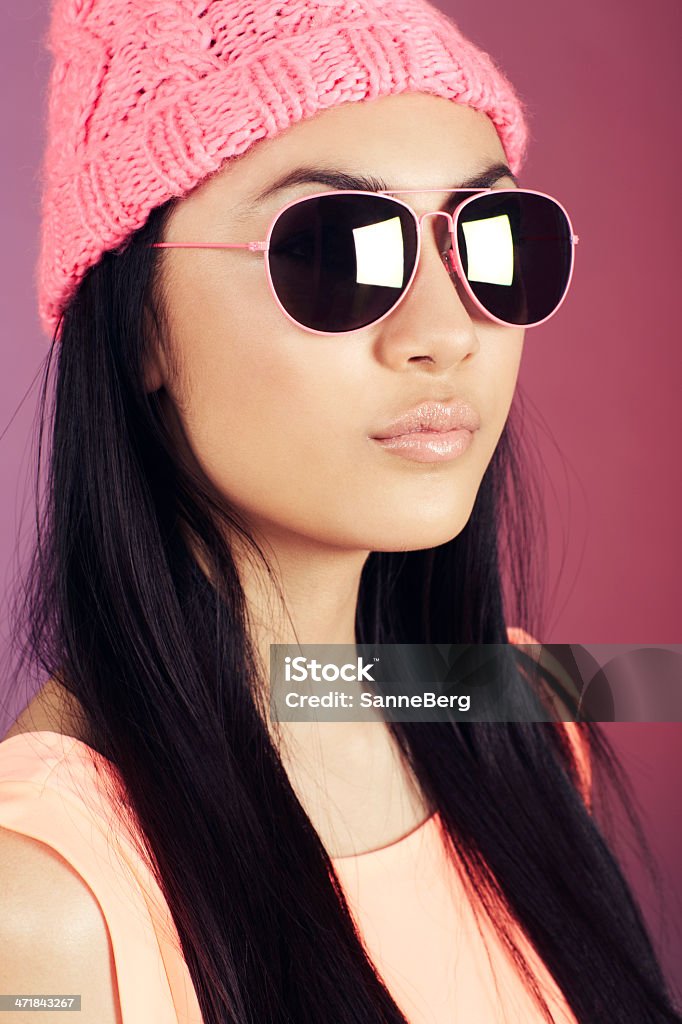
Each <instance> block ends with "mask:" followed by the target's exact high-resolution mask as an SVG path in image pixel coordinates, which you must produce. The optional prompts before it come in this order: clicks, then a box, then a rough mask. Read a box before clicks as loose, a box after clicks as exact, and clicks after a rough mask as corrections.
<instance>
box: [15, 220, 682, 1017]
mask: <svg viewBox="0 0 682 1024" xmlns="http://www.w3.org/2000/svg"><path fill="white" fill-rule="evenodd" d="M169 208H170V207H169V204H166V205H165V206H163V207H159V208H157V209H156V210H154V211H153V212H152V214H151V216H150V217H149V218H148V220H147V222H146V224H145V225H144V226H143V227H142V228H141V229H140V230H139V231H138V232H136V234H135V235H134V237H133V238H132V240H131V242H130V244H129V245H128V246H127V247H126V248H125V249H124V250H123V251H121V252H118V253H115V254H114V253H107V254H105V255H104V256H103V258H102V259H101V260H100V261H99V263H98V264H97V265H96V266H95V267H93V268H91V269H90V270H89V272H88V273H87V274H86V276H85V278H84V279H83V281H82V282H81V284H80V286H79V288H78V290H77V292H76V294H75V296H74V297H73V299H72V300H71V302H70V304H69V306H68V308H67V310H66V312H65V314H64V316H63V319H62V322H61V325H60V326H61V336H60V338H59V341H58V342H57V341H56V340H53V346H52V349H51V356H50V359H49V360H48V361H47V370H46V373H45V378H44V383H43V388H42V396H41V402H40V413H41V418H40V451H39V456H38V474H37V480H40V474H41V468H40V464H41V461H42V457H41V454H40V453H41V452H42V448H43V445H44V434H45V424H46V420H47V419H48V418H49V419H50V425H51V436H50V455H49V462H48V472H47V476H46V486H45V498H44V500H42V499H41V497H40V490H39V485H38V486H37V488H36V503H37V506H38V509H39V513H38V516H37V539H36V543H35V547H34V549H33V553H32V558H31V561H30V566H29V570H28V573H27V574H26V577H25V582H24V586H23V588H22V601H21V602H20V605H21V608H20V610H19V614H18V616H17V619H18V620H19V621H18V624H17V630H19V629H21V630H23V635H24V637H25V639H24V642H23V648H22V651H23V657H25V658H27V659H31V660H34V662H35V664H36V665H40V666H41V668H42V669H43V670H44V671H46V672H47V673H49V675H50V676H52V677H55V678H57V679H58V680H59V681H60V682H61V683H62V684H63V685H64V686H65V687H66V689H67V690H68V691H69V692H70V693H71V694H73V695H74V697H75V698H76V699H77V701H78V706H79V707H82V709H83V711H84V719H83V721H82V734H81V738H83V739H84V740H85V741H86V742H87V744H88V745H89V746H90V747H92V749H93V750H94V751H97V752H98V753H99V754H101V755H102V756H104V757H106V758H108V759H109V761H110V762H112V764H113V765H114V766H115V767H116V769H117V770H118V773H119V775H120V779H121V780H122V783H123V787H122V788H121V790H120V791H117V794H118V799H120V811H121V814H122V815H128V814H131V813H132V815H133V817H134V820H135V821H136V822H137V823H138V825H139V831H140V836H141V843H142V844H143V847H144V851H145V855H146V856H147V857H148V858H149V863H150V865H151V866H152V869H153V871H154V873H155V875H156V877H157V879H158V881H159V885H160V886H161V889H162V892H163V894H164V896H165V898H166V900H167V902H168V906H169V909H170V911H171V913H172V916H173V920H174V922H175V925H176V928H177V932H178V936H179V939H180V942H181V945H182V951H183V955H184V957H185V959H186V962H187V965H188V968H189V972H190V975H191V978H192V980H193V983H194V986H195V989H196V993H197V997H198V1001H199V1004H200V1007H201V1011H202V1014H203V1018H204V1021H205V1024H227V1022H230V1024H266V1022H268V1024H318V1022H325V1024H328V1022H333V1024H360V1022H367V1024H370V1022H371V1024H378V1022H386V1024H398V1022H401V1024H404V1022H405V1018H404V1016H403V1014H402V1013H401V1011H400V1010H399V1008H398V1006H397V1005H396V1003H395V1002H394V1000H393V998H392V997H391V995H390V993H389V991H388V990H387V988H386V987H385V986H384V984H383V982H382V980H381V978H380V976H379V974H378V972H377V971H376V970H375V968H374V966H373V964H372V962H371V959H370V957H369V955H368V953H367V952H366V950H365V948H364V946H363V942H362V938H361V936H360V935H359V933H358V932H357V931H356V928H355V925H354V922H353V918H352V916H351V913H350V911H349V908H348V906H347V904H346V901H345V899H344V893H343V890H342V888H341V886H340V884H339V882H338V880H337V877H336V874H335V871H334V866H333V862H332V861H331V860H330V857H329V856H328V854H327V851H326V850H325V848H324V846H323V844H322V842H321V840H320V838H319V836H318V834H317V832H316V831H315V829H314V828H313V826H312V823H311V821H310V820H309V818H308V816H307V814H306V813H305V811H304V809H303V807H302V805H301V803H300V802H299V800H298V798H297V796H296V794H295V792H294V790H293V788H292V786H291V784H290V782H289V779H288V776H287V773H286V771H285V770H284V768H283V764H282V761H281V760H280V757H279V755H278V751H277V749H276V747H275V745H274V744H273V742H272V739H271V736H270V734H269V732H268V728H267V727H266V725H265V723H264V721H263V718H262V710H261V709H260V708H259V705H258V701H257V698H256V692H257V690H258V686H257V683H258V682H259V681H262V680H259V676H258V672H259V668H258V659H257V657H256V653H255V647H254V644H253V636H252V634H251V632H250V628H249V618H248V608H247V606H246V601H245V597H244V592H243V589H242V586H241V583H240V576H239V573H238V571H237V565H236V561H235V558H234V549H232V548H231V547H230V543H229V542H228V540H227V537H228V536H233V537H237V538H239V540H240V542H242V543H243V544H244V545H246V546H247V548H248V549H249V550H250V551H252V552H253V554H254V556H255V557H257V558H260V559H261V560H262V561H263V564H264V565H266V567H267V560H266V557H265V555H264V553H263V552H262V551H261V550H260V548H259V546H258V544H257V543H256V542H255V540H253V539H252V538H251V537H250V535H249V531H248V525H247V524H246V523H245V522H244V521H243V520H242V519H241V518H240V516H239V514H238V512H237V510H236V509H234V508H231V507H230V506H229V503H228V502H227V501H226V500H225V499H224V497H222V496H220V495H218V494H216V493H215V491H214V490H213V489H212V488H211V486H210V485H209V483H208V481H207V480H206V479H205V478H204V477H203V476H202V474H201V473H200V472H198V471H197V470H196V467H194V466H192V465H190V464H189V463H188V461H187V460H185V459H183V458H182V456H181V454H180V452H179V450H178V445H177V443H176V441H174V440H173V436H172V432H171V430H170V429H169V423H168V409H167V406H166V405H164V396H163V390H162V389H160V390H159V391H152V392H149V391H148V390H147V389H146V388H145V383H144V367H145V366H146V364H147V358H148V355H149V352H150V346H151V345H152V344H157V343H159V339H161V343H163V287H162V279H163V275H162V273H161V272H160V270H161V269H162V266H163V263H162V257H161V258H160V257H159V256H158V252H159V250H155V249H151V248H150V247H149V243H151V242H153V241H155V240H158V239H159V238H160V237H161V234H162V231H163V225H164V223H165V217H166V216H167V213H168V211H169ZM55 353H57V372H56V383H55V387H54V395H53V401H54V407H53V408H52V409H49V410H48V398H49V396H50V394H51V393H50V388H49V384H48V381H49V379H50V365H51V363H52V356H54V354H55ZM518 434H519V431H518V427H516V426H515V406H513V407H512V411H511V413H510V416H509V419H508V421H507V424H506V425H505V428H504V431H503V433H502V436H501V438H500V441H499V444H498V446H497V448H496V451H495V453H494V455H493V457H492V460H491V462H490V464H489V466H488V467H487V470H486V472H485V475H484V478H483V480H482V483H481V486H480V489H479V492H478V495H477V498H476V502H475V505H474V508H473V510H472V514H471V517H470V519H469V521H468V523H467V524H466V526H465V528H464V529H463V530H462V531H461V533H460V534H459V535H458V536H457V537H455V538H454V539H453V540H451V541H449V542H447V543H445V544H442V545H440V546H438V547H436V548H432V549H427V550H419V551H412V552H405V551H402V552H372V553H371V554H370V555H369V557H368V559H367V561H366V563H365V565H364V567H363V572H362V577H361V583H360V591H359V599H358V605H357V616H356V634H357V641H358V642H360V643H364V642H372V643H388V642H395V641H397V642H401V643H435V642H437V643H441V642H447V643H466V644H469V643H472V644H475V643H496V644H504V643H507V632H506V627H507V625H508V624H512V625H520V626H525V628H527V629H530V630H531V631H533V632H534V631H535V630H536V629H537V618H536V619H534V618H533V614H534V613H533V611H532V601H531V597H532V594H533V593H534V591H535V589H536V588H535V584H536V583H537V582H538V581H537V579H534V578H533V574H534V573H535V574H536V575H537V570H535V569H534V564H535V563H534V560H533V557H532V548H533V541H534V537H535V535H536V529H537V515H538V512H537V508H536V505H537V501H535V500H534V499H533V494H534V491H533V487H532V486H531V485H529V484H527V483H526V480H525V477H524V472H523V469H524V467H523V459H522V458H521V455H520V452H521V445H520V442H519V436H518ZM198 553H200V556H201V559H202V561H203V562H204V568H203V569H202V568H200V567H199V566H198V557H197V555H198ZM206 566H208V567H209V568H210V572H209V573H207V572H206V571H204V569H205V568H206ZM270 571H271V570H270V569H269V568H268V572H270ZM503 580H505V581H506V582H504V583H503ZM273 582H276V581H274V580H273ZM391 728H392V729H393V731H394V733H395V736H396V737H397V739H398V742H399V744H400V748H401V750H402V751H403V753H404V755H405V758H406V760H407V762H409V765H410V768H411V770H412V771H413V773H414V775H415V777H416V779H417V781H418V784H419V786H420V787H421V790H422V792H423V793H424V795H425V797H426V798H427V799H428V802H429V805H430V806H431V807H433V808H434V809H435V810H436V811H437V812H438V814H439V815H440V818H441V820H442V822H443V825H444V829H445V833H444V834H445V836H446V838H447V842H448V846H449V848H450V852H451V854H452V858H453V862H454V863H456V865H457V866H458V868H459V870H460V871H461V874H462V878H463V879H464V881H465V883H466V885H467V887H468V891H469V892H470V895H471V898H472V900H474V901H476V902H477V905H478V906H479V907H481V908H483V910H484V911H486V912H487V913H489V914H490V917H491V919H492V920H493V922H494V924H495V926H496V928H497V929H498V931H499V934H500V935H501V937H502V939H503V941H504V943H505V944H506V946H507V947H508V949H509V950H510V952H511V953H512V955H513V956H514V957H515V959H516V961H517V964H518V967H519V970H520V971H521V972H522V973H523V974H524V976H525V979H526V983H527V984H528V985H529V986H530V988H531V989H532V991H533V992H534V993H535V995H536V997H537V999H538V1003H539V1005H540V1006H541V1007H542V1011H543V1013H544V1014H545V1016H546V1019H547V1020H549V1021H551V1020H552V1017H551V1014H550V1012H549V1009H548V1007H547V1005H546V1004H545V1003H544V1001H543V1000H542V997H541V995H540V991H539V986H538V984H537V982H536V980H535V978H534V976H533V974H532V971H531V970H530V968H529V967H528V966H527V964H526V961H525V960H524V958H523V956H522V955H521V953H520V950H519V949H518V948H517V945H516V943H515V941H514V938H513V934H512V929H511V927H510V925H509V921H510V920H511V921H515V922H517V923H518V925H520V927H521V929H522V930H523V932H524V933H525V935H526V936H527V938H528V939H529V940H530V942H531V943H532V945H533V946H534V947H535V949H536V950H537V952H538V953H539V955H540V957H541V958H542V960H543V961H544V963H545V964H546V965H547V967H548V969H549V971H550V972H551V974H552V975H553V976H554V978H555V979H556V981H557V983H558V985H559V987H560V988H561V989H562V991H563V993H564V994H565V996H566V999H567V1001H568V1003H569V1004H570V1006H571V1008H572V1010H573V1012H574V1014H575V1016H576V1017H577V1019H578V1021H579V1022H580V1024H604V1022H605V1021H609V1022H610V1024H625V1022H629V1024H645V1022H651V1024H654V1022H656V1024H660V1022H663V1021H679V1019H680V1018H679V1017H678V1016H677V1013H676V1011H675V1009H674V1007H673V1005H672V1002H671V998H670V996H669V994H668V993H667V992H666V987H665V982H664V979H663V977H662V973H661V970H660V968H659V965H658V963H657V960H656V957H655V955H654V952H653V950H652V944H651V941H650V938H649V936H648V934H647V931H646V928H645V926H644V923H643V920H642V917H641V915H640V912H639V910H638V908H637V906H636V904H635V901H634V900H633V897H632V895H631V893H630V891H629V889H628V886H627V884H626V882H625V880H624V878H623V875H622V874H621V871H620V869H619V867H618V864H617V862H616V859H615V857H614V855H613V854H612V853H611V852H610V849H609V846H608V844H607V842H606V841H605V839H604V837H603V835H602V833H601V831H600V829H599V827H598V825H597V823H596V821H595V820H594V817H593V816H592V815H591V814H590V812H589V810H588V808H586V806H585V802H584V800H583V798H582V796H581V793H580V790H579V771H578V765H577V764H576V761H575V756H574V752H573V749H572V747H571V744H570V743H567V741H566V738H565V730H562V729H561V728H560V727H559V726H558V725H557V724H556V723H552V722H535V723H515V724H495V723H487V722H484V723H473V722H467V723H459V724H453V723H441V722H438V723H401V724H396V723H394V724H393V725H392V726H391ZM576 728H578V729H580V730H582V731H583V738H584V740H585V741H586V742H589V748H590V750H591V756H592V758H593V760H594V761H595V762H596V761H597V760H600V759H601V761H603V762H604V763H608V764H609V765H610V766H611V770H613V771H614V772H617V766H614V764H613V762H612V761H611V760H609V759H610V758H612V752H610V750H609V748H608V745H607V742H606V740H605V738H604V736H603V735H602V734H601V732H600V730H599V729H598V727H596V726H594V725H588V724H580V725H579V726H577V727H576ZM455 955H456V951H455V950H454V949H453V962H454V958H455Z"/></svg>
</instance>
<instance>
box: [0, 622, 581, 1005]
mask: <svg viewBox="0 0 682 1024" xmlns="http://www.w3.org/2000/svg"><path fill="white" fill-rule="evenodd" d="M510 640H512V642H517V643H523V642H526V643H527V642H530V643H532V642H534V641H533V640H532V638H530V637H528V634H522V632H521V631H516V630H514V631H512V630H510ZM566 728H567V729H568V731H569V736H571V738H572V740H573V741H574V742H576V744H580V735H579V731H578V729H577V727H576V726H575V725H574V723H567V725H566ZM576 749H577V750H578V751H580V757H581V760H582V763H583V768H584V772H583V779H584V780H585V781H586V784H587V785H589V766H588V764H587V761H586V757H585V751H584V748H583V747H581V746H577V747H576ZM108 765H109V762H108V761H106V760H105V759H104V758H101V757H100V755H98V754H97V753H96V752H94V751H92V750H91V748H89V747H87V746H86V745H85V744H84V743H82V742H81V741H80V740H77V739H74V738H73V737H69V736H63V735H61V734H59V733H56V732H49V731H35V732H26V733H22V734H19V735H15V736H11V737H10V738H9V739H5V740H3V741H2V742H1V743H0V826H3V827H4V828H7V829H11V830H13V831H15V832H19V833H22V834H24V835H26V836H30V837H32V838H33V839H36V840H38V841H40V842H42V843H45V844H46V845H48V846H49V847H51V848H52V849H54V850H55V851H56V852H57V853H58V854H60V855H61V856H62V857H63V858H64V859H65V860H66V861H67V862H68V863H69V864H70V865H71V866H72V867H73V868H74V869H75V870H76V871H77V872H78V873H79V874H80V875H81V877H82V878H83V879H84V881H85V882H86V883H87V885H88V886H89V888H90V889H91V891H92V892H93V894H94V896H95V897H96V899H97V901H98V903H99V905H100V907H101V910H102V914H103V916H104V918H105V920H106V923H107V926H108V929H109V934H110V937H111V944H112V949H113V954H114V960H115V965H116V976H117V982H118V989H119V999H120V1003H121V1011H122V1020H123V1024H149V1022H150V1021H154V1022H155V1024H202V1016H201V1013H200V1010H199V1005H198V1002H197V999H196V994H195V991H194V986H193V984H192V981H191V978H190V975H189V971H188V969H187V965H186V963H185V961H184V958H183V956H182V953H181V950H180V944H179V940H178V937H177V932H176V930H175V926H174V924H173V921H172V918H171V915H170V912H169V910H168V907H167V904H166V902H165V900H164V898H163V896H162V894H161V891H160V889H159V887H158V885H157V883H156V881H155V879H154V878H153V876H152V874H151V872H150V871H149V869H148V868H147V866H146V864H145V863H144V861H143V859H142V858H141V857H140V855H139V853H138V852H137V850H136V849H135V847H134V844H133V842H132V841H131V839H130V837H129V835H128V834H127V831H126V829H125V828H118V827H113V828H112V808H111V804H110V803H109V802H108V798H107V796H106V792H105V790H104V788H103V785H102V779H101V776H100V769H103V770H104V771H105V772H106V771H107V766H108ZM334 866H335V869H336V872H337V874H338V877H339V879H340V881H341V884H342V886H343V888H344V891H345V893H346V896H347V899H348V901H349V905H350V907H351V910H352V912H353V914H354V916H355V918H356V920H357V923H358V925H359V928H360V932H361V934H362V935H363V937H364V940H365V942H366V944H367V947H368V949H369V951H370V954H371V956H372V958H373V960H374V962H375V963H376V965H377V967H378V969H379V971H380V972H381V975H382V977H383V978H384V980H385V982H386V984H387V986H388V988H389V989H390V991H391V993H392V994H393V996H394V998H395V999H396V1001H397V1002H398V1005H399V1006H400V1007H401V1009H402V1010H403V1012H404V1013H405V1016H406V1017H407V1019H408V1020H409V1021H410V1022H411V1024H452V1021H453V1020H462V1021H476V1022H477V1024H492V1022H494V1024H533V1022H537V1024H540V1021H541V1020H542V1019H543V1018H542V1016H541V1014H540V1012H539V1010H538V1008H537V1006H536V1005H535V1003H534V1002H533V1000H532V997H531V996H530V994H529V993H528V991H527V989H526V986H525V985H524V983H523V981H522V980H521V978H520V977H519V976H518V974H517V972H516V969H515V968H514V966H513V964H512V962H511V960H510V959H509V957H508V955H507V954H506V952H505V951H504V949H503V947H502V946H501V944H500V943H499V941H498V940H497V938H496V936H495V934H494V931H493V930H492V928H491V926H489V925H488V924H487V923H486V920H485V918H484V916H483V915H476V913H475V911H474V908H473V906H472V905H471V902H470V900H469V899H468V897H467V895H466V893H465V891H464V888H463V886H462V883H461V881H460V879H459V875H458V874H457V872H456V870H455V869H454V867H453V866H452V864H451V863H450V861H449V860H448V858H447V856H446V853H445V847H444V845H443V843H442V842H441V835H440V820H439V818H438V816H437V815H432V816H431V817H430V818H428V819H427V820H426V821H425V822H423V823H422V824H421V825H420V826H419V827H418V828H416V829H415V830H413V831H412V832H411V833H409V834H408V835H407V836H404V837H403V838H402V839H400V840H398V841H397V842H395V843H392V844H390V845H389V846H385V847H383V848H381V849H379V850H373V851H370V852H369V853H364V854H360V855H357V856H350V857H337V858H335V859H334ZM477 921H479V923H477ZM518 941H519V942H520V944H521V947H522V949H523V950H524V952H525V953H526V954H527V955H528V956H529V959H530V962H531V964H532V965H533V968H534V970H535V971H536V975H537V977H538V980H539V982H540V985H541V987H542V990H543V993H544V994H545V996H546V998H547V999H548V1002H549V1005H550V1008H551V1009H552V1012H553V1013H554V1016H555V1021H556V1024H575V1018H574V1017H573V1015H572V1014H571V1013H570V1010H569V1009H568V1007H567V1006H566V1003H565V1001H564V999H563V997H562V996H561V993H560V992H559V991H558V989H557V987H556V986H555V984H554V982H553V980H552V979H551V976H550V975H549V973H548V972H547V970H546V968H545V967H544V965H543V964H542V963H541V962H540V961H539V959H538V958H537V957H536V956H535V954H534V952H533V951H532V950H531V949H530V947H529V946H528V945H527V944H526V943H525V941H524V940H523V938H522V936H521V935H520V934H519V936H518Z"/></svg>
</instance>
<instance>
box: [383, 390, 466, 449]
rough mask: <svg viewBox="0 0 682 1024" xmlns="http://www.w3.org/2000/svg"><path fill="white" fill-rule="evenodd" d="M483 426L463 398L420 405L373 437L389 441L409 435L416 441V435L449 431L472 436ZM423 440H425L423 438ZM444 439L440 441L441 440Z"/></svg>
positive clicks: (413, 407) (421, 403)
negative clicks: (389, 439)
mask: <svg viewBox="0 0 682 1024" xmlns="http://www.w3.org/2000/svg"><path fill="white" fill-rule="evenodd" d="M480 425H481V422H480V417H479V415H478V413H477V411H476V410H475V409H474V408H473V407H472V406H471V405H469V404H468V403H467V402H464V401H462V400H460V399H458V400H456V401H452V402H433V401H426V402H420V403H419V404H418V405H415V406H412V408H411V409H408V410H407V412H404V413H403V414H402V416H399V417H398V418H397V419H395V420H392V421H391V422H390V423H389V424H387V426H385V427H382V429H381V430H378V431H377V432H376V433H375V434H372V435H371V436H372V438H373V439H374V440H375V441H380V440H385V439H387V438H396V437H403V436H404V435H410V438H411V440H412V441H413V442H414V440H415V436H416V435H418V434H420V433H424V432H429V433H431V435H432V438H433V433H434V432H435V433H438V434H444V433H447V432H453V431H457V432H461V431H469V432H471V433H473V432H474V431H475V430H478V429H479V427H480ZM422 440H425V439H423V438H422ZM442 440H444V438H441V441H442Z"/></svg>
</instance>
